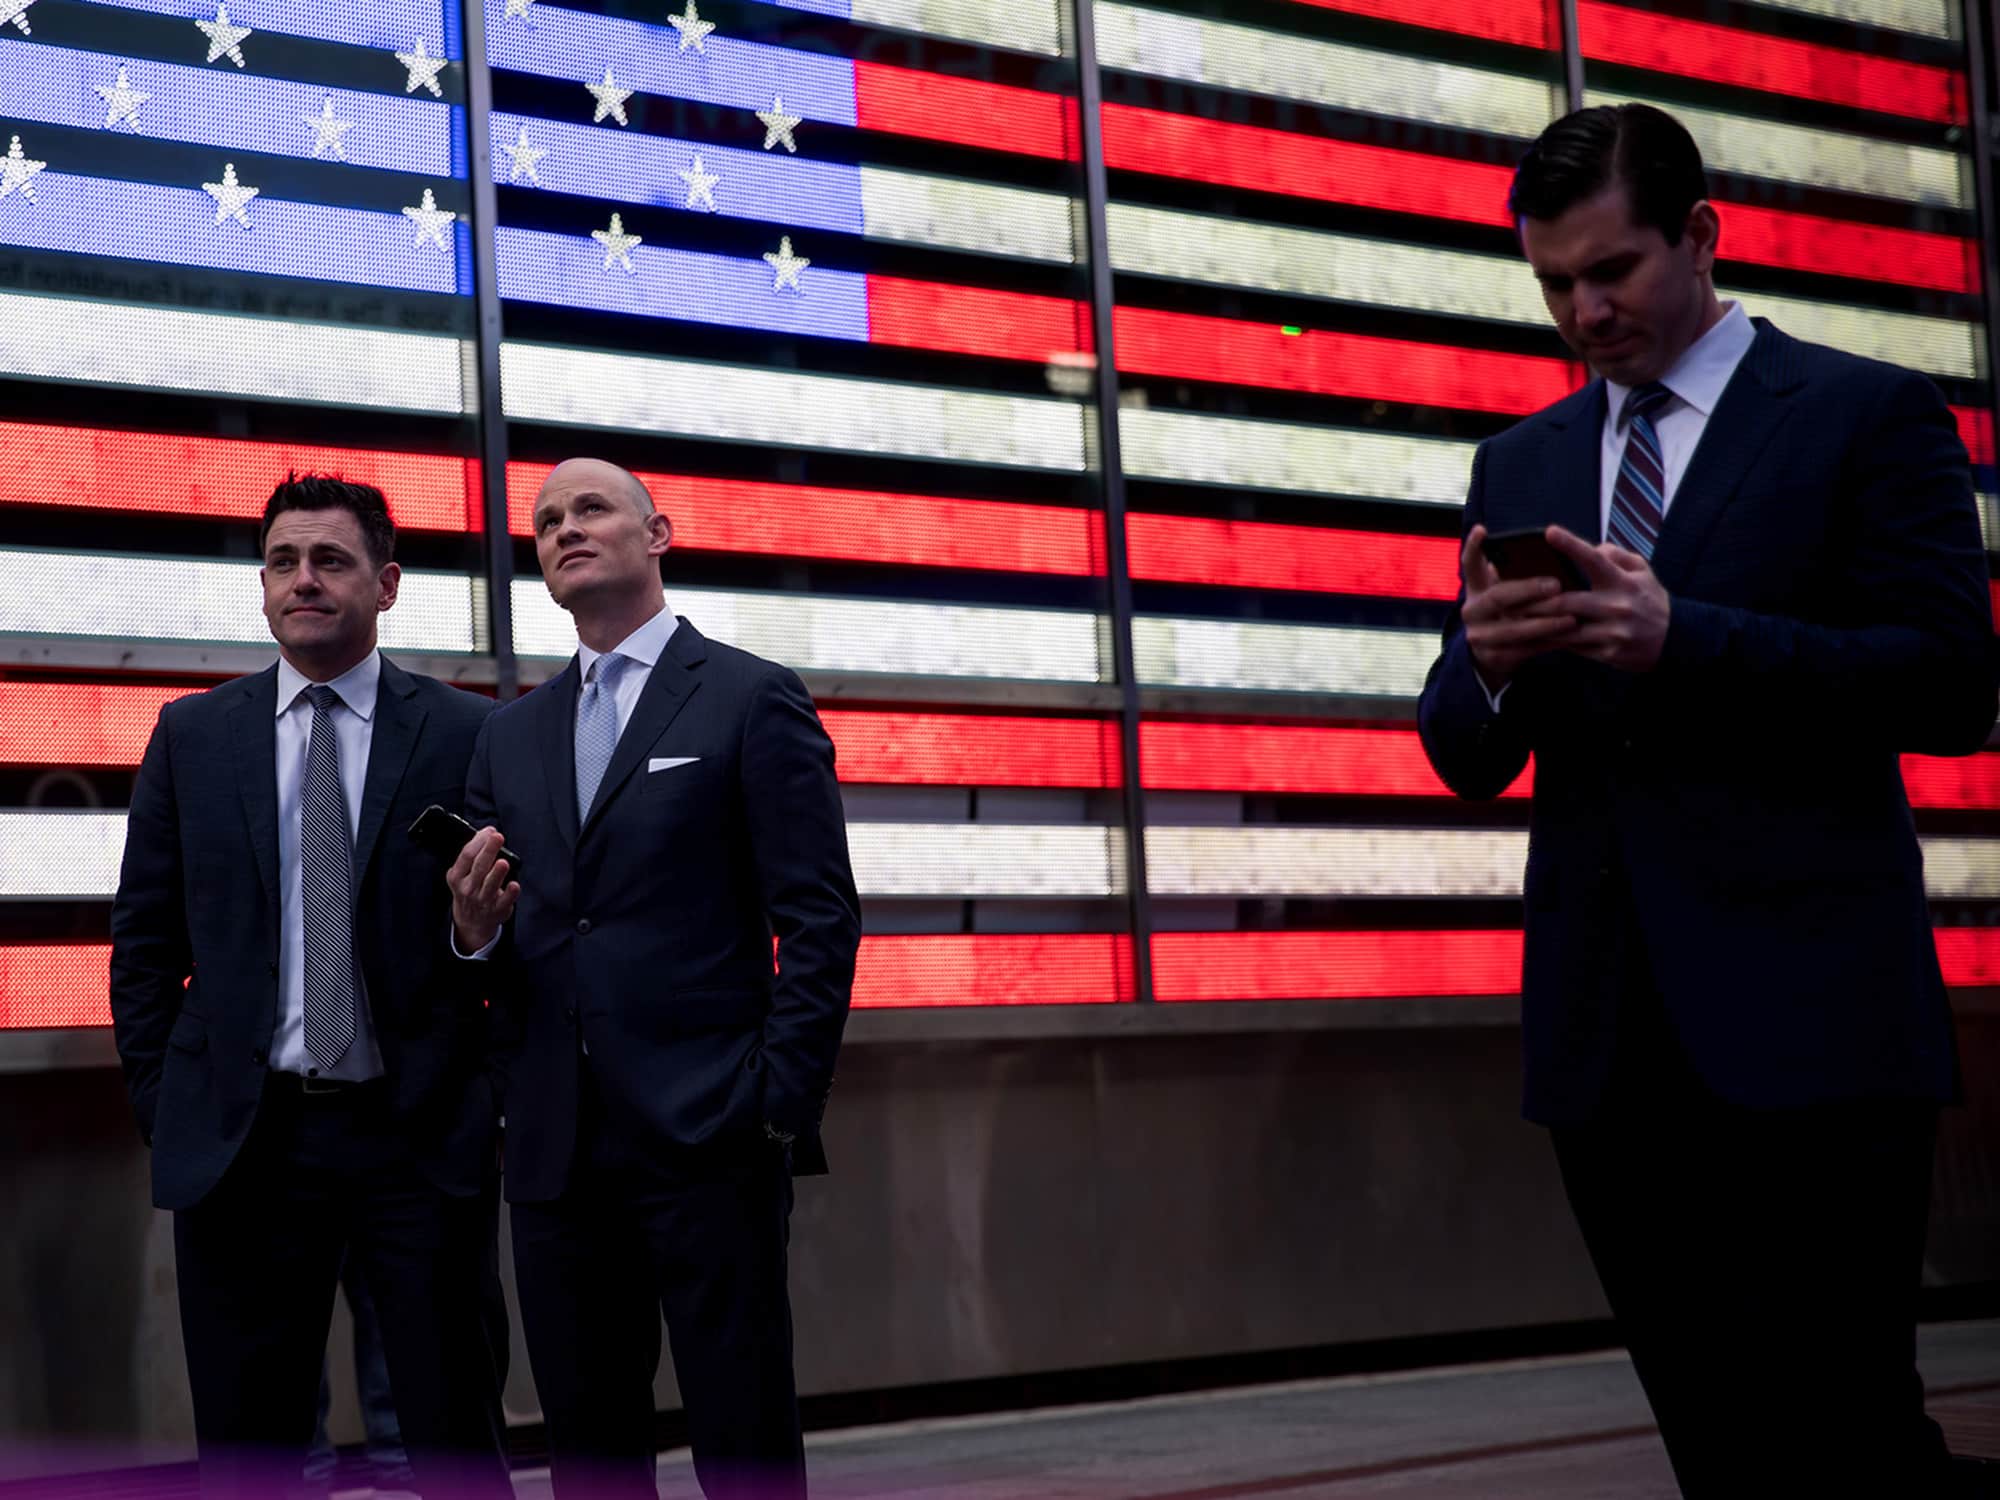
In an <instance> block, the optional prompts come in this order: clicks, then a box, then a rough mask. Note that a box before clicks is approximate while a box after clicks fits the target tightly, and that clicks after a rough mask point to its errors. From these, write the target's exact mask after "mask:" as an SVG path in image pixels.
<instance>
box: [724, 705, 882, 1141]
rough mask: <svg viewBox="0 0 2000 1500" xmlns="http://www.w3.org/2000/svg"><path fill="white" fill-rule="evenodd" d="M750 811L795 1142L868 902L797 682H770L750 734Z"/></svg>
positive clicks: (840, 1014)
mask: <svg viewBox="0 0 2000 1500" xmlns="http://www.w3.org/2000/svg"><path fill="white" fill-rule="evenodd" d="M741 764H742V767H743V800H744V805H745V807H746V808H748V810H749V814H748V815H749V824H750V845H751V856H752V859H753V860H754V861H755V866H756V873H757V881H758V885H759V888H760V890H761V893H762V896H763V902H764V909H765V911H766V912H767V913H768V914H769V917H770V921H771V930H772V932H773V934H774V935H775V936H776V938H777V940H778V979H777V988H776V990H775V992H774V993H773V996H772V1001H771V1011H770V1014H769V1016H767V1017H766V1018H765V1022H764V1035H763V1056H764V1068H765V1077H766V1083H765V1093H764V1113H765V1118H766V1119H767V1120H768V1121H769V1122H770V1123H771V1124H773V1125H775V1126H777V1127H778V1128H779V1129H780V1130H784V1131H788V1132H790V1133H792V1134H797V1133H799V1132H801V1131H809V1130H812V1129H813V1128H815V1127H816V1126H817V1125H818V1123H819V1118H820V1114H821V1112H822V1111H823V1110H824V1108H825V1105H826V1095H827V1091H828V1090H829V1089H830V1088H831V1087H832V1086H833V1069H834V1061H835V1058H836V1056H837V1054H838V1053H839V1051H840V1036H841V1032H842V1030H843V1029H844V1028H845V1026H846V1024H847V1009H848V1005H849V1002H850V1001H851V999H852V996H853V990H854V959H855V954H856V952H857V951H858V949H859V948H860V944H861V901H860V897H859V896H858V895H857V894H856V892H855V889H854V872H853V870H852V868H851V867H850V866H849V864H848V858H847V819H846V814H845V812H844V811H843V809H842V807H841V801H840V785H839V782H838V781H837V779H836V778H835V776H834V770H833V742H832V741H831V740H830V739H828V738H827V734H826V730H825V729H823V728H822V727H821V726H820V722H819V715H818V714H816V713H815V712H814V711H813V703H812V698H811V697H810V696H809V695H808V694H807V692H806V689H805V684H804V683H802V682H800V681H799V679H798V677H797V675H796V674H794V673H792V672H788V671H782V670H781V671H776V672H772V673H770V674H768V675H767V676H765V678H764V679H763V680H762V681H761V682H760V683H759V684H758V685H757V687H756V689H755V691H754V693H753V696H752V699H751V704H750V711H749V713H748V715H747V716H746V718H745V721H744V727H743V749H742V758H741Z"/></svg>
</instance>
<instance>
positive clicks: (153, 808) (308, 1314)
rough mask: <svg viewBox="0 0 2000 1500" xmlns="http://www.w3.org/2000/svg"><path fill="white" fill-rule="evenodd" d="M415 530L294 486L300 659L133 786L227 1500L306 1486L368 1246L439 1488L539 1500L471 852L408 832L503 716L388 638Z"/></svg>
mask: <svg viewBox="0 0 2000 1500" xmlns="http://www.w3.org/2000/svg"><path fill="white" fill-rule="evenodd" d="M395 538H396V532H395V525H394V523H393V521H392V520H391V519H390V516H389V511H388V507H387V505H386V504H385V502H384V500H383V497H382V493H381V491H379V490H377V489H375V488H374V487H373V486H371V485H366V484H353V483H349V482H346V481H343V480H338V479H328V478H321V477H306V478H298V477H296V476H294V477H288V478H287V479H286V480H285V482H284V483H283V484H280V485H279V486H278V487H277V489H276V490H275V491H274V492H273V493H272V495H271V499H270V502H269V504H268V505H267V506H266V508H265V512H264V520H263V525H262V527H261V530H260V537H259V540H260V543H261V550H262V552H263V557H264V567H263V571H262V573H261V575H260V576H261V578H262V580H263V586H264V615H265V618H266V620H268V621H269V623H270V627H271V634H272V635H273V636H274V637H275V638H276V639H277V642H278V661H277V663H276V665H274V666H272V667H270V668H268V669H266V670H265V671H262V672H259V673H257V674H255V675H254V676H250V677H245V678H240V679H238V680H237V681H234V682H228V683H224V684H223V685H222V686H221V687H218V688H215V689H213V690H211V691H209V692H206V693H200V694H197V695H194V696H192V697H188V698H182V699H179V700H177V701H175V702H173V703H169V704H168V705H167V706H166V707H165V708H164V709H163V710H162V711H161V714H160V720H159V724H158V725H157V726H156V727H155V729H154V730H153V736H152V739H151V741H150V742H149V743H148V744H147V746H146V754H145V758H144V760H143V762H142V763H141V765H140V767H139V775H138V779H137V781H136V783H135V784H134V786H133V789H132V805H131V813H130V816H129V819H128V822H127V831H126V838H125V858H124V865H123V868H122V869H121V871H120V874H119V880H118V895H117V899H116V901H115V903H114V904H113V906H112V911H111V1014H112V1024H113V1027H114V1032H115V1035H116V1038H117V1043H118V1053H119V1057H120V1058H121V1059H122V1061H123V1063H124V1066H125V1079H126V1085H127V1088H128V1089H129V1091H130V1094H131V1099H132V1110H133V1114H134V1115H135V1116H136V1117H137V1119H138V1123H139V1130H140V1133H141V1134H142V1135H143V1136H144V1137H145V1138H146V1140H147V1142H148V1143H149V1144H150V1145H151V1146H152V1148H153V1201H154V1202H155V1203H156V1204H157V1205H158V1206H159V1207H161V1208H165V1209H170V1210H172V1211H173V1215H174V1258H175V1271H176V1275H177V1277H178V1281H179V1291H180V1309H181V1330H182V1334H183V1337H184V1341H185V1344H186V1349H187V1368H188V1384H189V1387H190V1389H191V1391H192V1393H193V1396H194V1420H195V1437H196V1441H197V1443H198V1446H199V1450H200V1458H201V1479H202V1491H203V1493H204V1494H205V1495H224V1496H232V1497H235V1496H242V1497H259V1500H261V1497H264V1496H269V1495H277V1494H284V1493H286V1492H288V1491H289V1490H290V1489H291V1488H293V1487H294V1486H295V1485H296V1484H297V1482H298V1480H299V1477H300V1465H301V1462H302V1460H303V1459H304V1457H305V1453H306V1448H307V1444H308V1442H309V1441H310V1439H311V1438H312V1435H313V1426H314V1415H315V1410H316V1407H317V1401H318V1394H319V1382H320V1366H321V1356H322V1352H323V1351H324V1349H325V1346H326V1337H327V1326H328V1322H329V1320H330V1318H331V1315H332V1309H333V1295H334V1284H335V1281H336V1280H337V1278H338V1276H339V1274H340V1267H341V1261H342V1256H343V1254H346V1255H348V1256H351V1257H353V1259H354V1261H355V1264H356V1267H357V1269H358V1270H359V1271H360V1273H361V1274H362V1275H363V1276H364V1277H365V1278H366V1280H367V1283H368V1287H369V1290H370V1291H371V1293H372V1294H373V1296H374V1299H375V1303H376V1306H377V1308H378V1309H379V1312H380V1315H381V1325H382V1342H383V1352H384V1354H385V1355H386V1358H387V1362H388V1368H389V1379H390V1383H391V1385H392V1386H393V1388H394V1394H395V1405H396V1413H397V1416H398V1417H399V1419H400V1421H401V1424H402V1431H403V1437H404V1441H405V1443H406V1445H407V1448H408V1451H409V1458H410V1463H411V1465H412V1467H413V1469H414V1471H415V1474H416V1479H417V1483H418V1485H419V1486H420V1487H421V1488H422V1489H423V1491H424V1493H425V1494H427V1495H432V1496H449V1497H452V1500H474V1497H491V1500H501V1497H505V1496H510V1495H511V1494H512V1489H511V1487H510V1485H509V1483H508V1479H507V1469H506V1462H505V1459H504V1457H503V1450H502V1417H501V1410H500V1369H501V1367H502V1365H501V1361H502V1360H503V1359H504V1357H505V1342H504V1339H505V1333H504V1323H503V1325H502V1327H501V1328H500V1329H499V1330H494V1329H493V1328H492V1327H491V1324H490V1321H489V1319H488V1317H487V1314H488V1311H489V1309H488V1307H487V1304H486V1300H485V1296H484V1294H485V1292H486V1291H487V1289H488V1288H490V1287H491V1285H492V1267H491V1259H490V1257H491V1254H492V1246H493V1233H494V1230H493V1220H492V1199H491V1197H490V1196H488V1195H489V1193H490V1190H491V1188H492V1185H493V1178H494V1175H495V1173H496V1170H497V1166H498V1163H497V1159H496V1156H497V1152H496V1142H495V1134H494V1132H495V1125H496V1118H495V1101H494V1094H493V1089H492V1085H491V1083H490V1082H489V1081H488V1079H487V1077H486V1073H485V1066H484V1062H485V1058H486V1055H487V1045H486V1027H485V1020H484V1015H483V1012H482V1009H481V996H480V993H479V991H478V988H477V985H476V984H475V983H472V982H470V979H471V976H468V975H467V974H466V972H465V970H464V967H463V966H462V965H455V964H452V963H450V962H449V960H448V954H447V948H446V938H447V933H446V929H447V926H448V922H447V913H448V909H449V895H448V892H447V891H446V889H445V883H444V871H445V865H446V864H447V863H448V862H449V861H448V860H444V861H441V860H440V859H438V858H437V857H436V856H435V855H432V854H428V853H425V852H424V851H422V850H420V849H417V848H414V847H413V846H412V845H411V843H410V842H409V840H408V839H407V838H406V837H405V835H404V830H405V829H406V828H407V827H408V826H409V824H410V822H411V820H412V819H414V818H415V817H416V816H417V813H418V811H419V810H420V809H422V808H423V807H425V806H427V805H429V804H431V803H440V804H445V805H448V806H454V807H455V806H458V805H460V804H461V803H462V801H463V797H464V785H465V767H466V762H467V760H468V759H469V758H470V756H471V753H472V746H473V743H474V740H475V739H476V737H477V735H478V733H479V727H480V725H481V724H483V723H484V722H485V720H486V716H487V714H488V713H489V712H490V711H491V710H492V707H493V705H492V703H491V701H490V700H488V699H485V698H481V697H478V696H477V695H475V694H472V693H463V692H460V691H458V690H457V689H455V688H451V687H447V686H445V685H444V684H443V683H439V682H434V681H432V680H431V679H429V678H427V677H419V676H417V675H415V674H414V673H410V672H405V671H403V670H402V669H401V668H399V667H397V666H395V665H394V664H393V663H391V662H389V661H387V660H385V659H384V658H383V657H382V655H381V653H380V652H379V651H377V650H376V644H375V641H376V622H377V620H378V618H379V617H380V615H381V614H382V613H383V612H384V611H386V610H388V609H389V608H391V607H392V606H393V605H394V604H395V602H396V592H397V587H398V583H399V581H400V578H401V573H400V570H399V569H398V567H397V565H396V563H395V561H394V552H395ZM496 1339H497V1342H496Z"/></svg>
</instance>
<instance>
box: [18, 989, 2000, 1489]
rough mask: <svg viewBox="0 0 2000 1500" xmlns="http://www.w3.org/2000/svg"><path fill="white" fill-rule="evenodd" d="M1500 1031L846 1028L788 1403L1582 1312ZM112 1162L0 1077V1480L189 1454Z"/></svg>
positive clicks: (1987, 1030) (1990, 1232)
mask: <svg viewBox="0 0 2000 1500" xmlns="http://www.w3.org/2000/svg"><path fill="white" fill-rule="evenodd" d="M1126 1009H1128V1010H1129V1009H1130V1008H1129V1007H1128V1008H1126ZM1961 1020H1962V1031H1963V1036H1964V1042H1965V1053H1966V1072H1967V1078H1968V1083H1969V1096H1970V1098H1969V1107H1968V1108H1966V1109H1963V1110H1957V1111H1953V1112H1951V1113H1950V1114H1949V1115H1948V1116H1947V1119H1946V1129H1945V1138H1944V1141H1943V1144H1942V1146H1941V1149H1940V1152H1939V1161H1938V1174H1937V1182H1938V1193H1937V1202H1936V1207H1935V1214H1934V1226H1933V1235H1932V1253H1931V1259H1930V1264H1929V1266H1928V1268H1927V1279H1928V1280H1929V1281H1931V1282H1933V1283H1935V1284H1968V1283H1974V1282H1981V1281H1995V1280H2000V1009H1995V1008H1991V1007H1983V1006H1970V1007H1967V1008H1966V1009H1965V1011H1964V1013H1963V1014H1962V1016H1961ZM1413 1021H1414V1022H1418V1023H1421V1024H1411V1022H1413ZM968 1024H971V1025H976V1026H977V1027H978V1030H979V1032H980V1034H979V1035H976V1036H975V1035H953V1034H951V1033H952V1032H954V1031H961V1030H963V1029H964V1027H965V1026H966V1025H968ZM1010 1030H1012V1031H1013V1032H1015V1033H1017V1034H1014V1035H1007V1034H1005V1033H1006V1032H1008V1031H1010ZM996 1031H997V1032H1000V1033H1002V1034H1000V1035H995V1034H994V1033H995V1032H996ZM1107 1033H1108V1034H1107ZM1516 1045H1517V1038H1516V1034H1515V1031H1514V1029H1513V1027H1512V1025H1511V1024H1509V1014H1508V1007H1506V1006H1505V1005H1504V1004H1500V1003H1495V1002H1451V1003H1449V1004H1442V1005H1439V1006H1433V1007H1401V1008H1395V1009H1391V1008H1385V1007H1358V1008H1349V1009H1347V1010H1344V1011H1341V1012H1339V1013H1338V1014H1334V1013H1331V1012H1330V1011H1321V1012H1320V1013H1318V1014H1313V1013H1311V1012H1309V1011H1308V1010H1307V1009H1305V1008H1300V1007H1293V1008H1290V1009H1289V1010H1287V1009H1285V1008H1275V1010H1274V1009H1272V1008H1262V1007H1260V1008H1257V1009H1256V1010H1254V1011H1253V1010H1249V1009H1231V1008H1228V1007H1218V1008H1207V1009H1206V1010H1204V1011H1199V1012H1197V1011H1184V1012H1177V1013H1175V1014H1172V1015H1168V1014H1166V1008H1162V1009H1161V1011H1160V1012H1158V1013H1155V1014H1152V1015H1140V1016H1120V1017H1116V1018H1106V1017H1104V1016H1103V1015H1102V1014H1101V1013H1100V1014H1099V1015H1097V1016H1095V1017H1078V1016H1076V1015H1074V1014H1073V1013H1066V1014H1064V1015H1053V1014H1048V1015H1035V1016H1017V1017H1010V1018H1004V1019H1000V1020H989V1021H986V1022H967V1021H966V1020H964V1019H963V1018H950V1019H949V1020H948V1019H947V1018H943V1017H901V1018H897V1017H888V1016H870V1017H861V1018H857V1021H856V1025H855V1028H854V1033H853V1036H852V1038H851V1041H850V1045H849V1047H848V1050H847V1052H846V1054H845V1056H844V1058H843V1061H842V1066H841V1076H840V1082H839V1086H838V1088H837V1090H836V1093H835V1102H834V1108H833V1111H832V1113H831V1115H830V1117H829V1130H828V1145H829V1150H830V1151H831V1153H832V1156H833V1163H834V1175H833V1176H832V1177H830V1178H824V1179H813V1180H808V1181H805V1182H802V1183H801V1184H800V1189H799V1196H798V1209H797V1213H796V1215H795V1217H794V1221H793V1244H794V1255H793V1275H792V1284H793V1290H794V1301H795V1307H796V1312H797V1323H798V1343H799V1373H800V1383H801V1389H802V1390H803V1391H805V1392H807V1393H821V1392H836V1391H858V1390H873V1389H883V1388H894V1387H906V1386H912V1385H918V1384H925V1383H930V1382H936V1381H949V1380H963V1379H972V1378H979V1377H985V1376H1001V1375H1014V1374H1028V1373H1037V1372H1048V1371H1057V1370H1064V1369H1076V1368H1082V1367H1089V1366H1098V1365H1107V1364H1119V1363H1136V1362H1142V1361H1149V1360H1163V1359H1177V1358H1187V1357H1196V1356H1205V1355H1217V1354H1232V1353H1243V1352H1250V1351H1258V1350H1275V1349H1285V1348H1298V1347H1305V1346H1314V1345H1324V1344H1338V1343H1343V1342H1350V1341H1357V1340H1373V1339H1383V1338H1395V1337H1402V1336H1410V1335H1419V1334H1433V1333H1447V1332H1465V1331H1471V1330H1479V1329H1493V1328H1505V1327H1517V1326H1522V1325H1531V1324H1549V1323H1562V1322H1570V1321H1576V1320H1582V1319H1590V1318H1597V1317H1602V1316H1603V1315H1604V1312H1605V1309H1604V1305H1603V1303H1602V1301H1601V1299H1600V1297H1599V1295H1598V1292H1597V1289H1596V1285H1595V1282H1594V1280H1593V1278H1592V1276H1591V1274H1590V1270H1589V1266H1588V1264H1587V1262H1586V1260H1585V1257H1584V1253H1583V1249H1582V1246H1581V1244H1580V1243H1579V1241H1578V1239H1577V1236H1576V1234H1575V1231H1574V1229H1573V1228H1572V1227H1571V1224H1570V1221H1569V1217H1568V1213H1567V1211H1566V1209H1565V1207H1564V1204H1563V1201H1562V1195H1561V1190H1560V1187H1559V1184H1558V1183H1557V1180H1556V1176H1555V1172H1554V1170H1553V1166H1552V1164H1551V1161H1550V1158H1549V1153H1548V1149H1547V1144H1546V1142H1545V1140H1544V1139H1543V1137H1542V1134H1541V1132H1540V1131H1538V1130H1536V1129H1534V1128H1532V1127H1530V1126H1527V1125H1525V1124H1523V1123H1521V1122H1520V1120H1519V1118H1518V1116H1517V1114H1516V1093H1517V1085H1516V1063H1515V1048H1516ZM72 1060H73V1061H77V1060H81V1059H75V1058H73V1059H72ZM145 1168H146V1162H145V1154H144V1151H143V1149H142V1148H141V1147H140V1146H139V1145H138V1143H137V1141H136V1139H135V1138H134V1136H133V1135H132V1133H131V1129H130V1125H129V1122H128V1117H127V1114H126V1110H125V1105H124V1099H123V1094H122V1088H121V1084H120V1081H119V1078H118V1075H117V1073H116V1071H115V1070H113V1069H109V1068H105V1067H75V1068H68V1069H63V1070H58V1071H50V1070H46V1069H44V1070H40V1071H27V1072H19V1073H14V1074H12V1075H8V1076H0V1477H7V1476H9V1475H15V1474H20V1473H24V1472H32V1471H35V1470H42V1471H51V1470H57V1469H65V1468H78V1467H95V1466H98V1465H100V1464H102V1463H106V1462H117V1461H129V1460H130V1458H131V1457H132V1456H133V1455H134V1454H135V1453H136V1454H137V1455H139V1456H145V1457H153V1456H157V1457H185V1456H186V1455H187V1453H188V1452H189V1451H190V1447H189V1416H188V1409H187V1398H186V1392H185V1388H184V1385H183V1380H182V1373H181V1364H180V1358H181V1355H180V1339H179V1329H178V1323H177V1313H176V1308H175V1298H174V1290H173V1269H172V1249H171V1239H170V1235H169V1233H168V1225H167V1222H166V1218H165V1216H164V1215H158V1214H155V1213H154V1211H153V1210H152V1209H151V1208H150V1207H148V1205H147V1194H146V1184H145ZM343 1322H344V1319H341V1318H336V1323H337V1324H340V1323H343ZM341 1347H342V1348H343V1349H344V1340H343V1341H341ZM342 1362H343V1363H344V1360H343V1361H342ZM336 1387H337V1388H338V1389H340V1390H341V1391H342V1392H343V1396H342V1400H341V1403H340V1405H339V1406H338V1407H337V1409H336V1423H335V1430H336V1435H337V1436H341V1437H352V1436H355V1435H357V1433H358V1427H357V1425H356V1423H355V1420H354V1416H353V1405H352V1398H351V1394H350V1393H349V1392H350V1390H351V1381H348V1380H346V1379H344V1378H339V1379H337V1380H336ZM660 1390H661V1399H662V1405H663V1406H667V1405H673V1404H676V1402H677V1398H676V1397H675V1395H674V1388H673V1384H672V1376H671V1372H670V1371H664V1370H663V1372H662V1375H661V1381H660ZM508 1407H509V1411H510V1414H511V1415H512V1416H513V1417H514V1418H516V1419H517V1420H530V1419H532V1418H533V1417H534V1415H535V1404H534V1393H533V1385H532V1382H531V1380H530V1379H529V1376H528V1371H527V1361H526V1357H525V1354H524V1353H523V1351H522V1350H521V1349H520V1346H519V1332H518V1322H517V1324H516V1357H515V1362H514V1374H513V1378H512V1380H511V1382H510V1386H509V1390H508Z"/></svg>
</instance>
